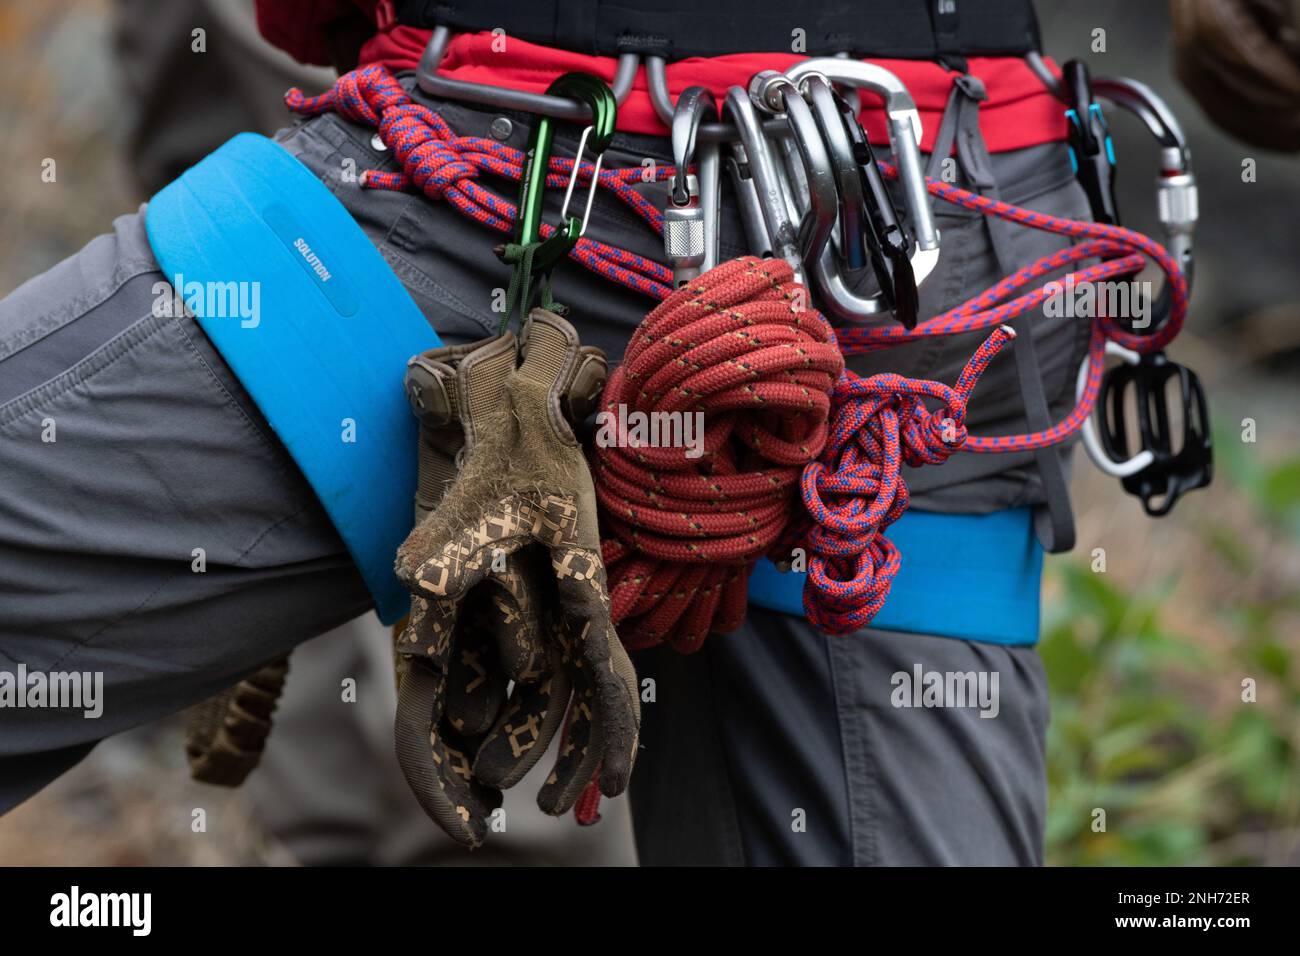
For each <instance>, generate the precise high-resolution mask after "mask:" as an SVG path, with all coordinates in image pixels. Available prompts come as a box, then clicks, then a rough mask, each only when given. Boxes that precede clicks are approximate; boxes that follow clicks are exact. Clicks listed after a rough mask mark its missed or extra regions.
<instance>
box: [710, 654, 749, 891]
mask: <svg viewBox="0 0 1300 956" xmlns="http://www.w3.org/2000/svg"><path fill="white" fill-rule="evenodd" d="M708 650H709V649H708V648H705V650H704V655H705V657H704V663H705V669H706V673H707V674H708V677H709V713H710V715H711V716H712V717H713V737H714V740H715V741H716V742H717V743H718V745H719V746H718V749H719V750H720V751H721V755H722V775H721V778H720V781H721V785H722V790H723V791H724V793H722V794H721V797H722V807H723V809H724V811H725V812H726V814H727V817H726V820H725V821H724V823H723V826H724V827H725V830H726V833H725V834H724V836H723V843H724V844H725V848H724V853H725V854H726V865H727V866H747V865H748V863H749V858H748V856H747V854H746V853H745V840H744V836H743V834H742V833H741V829H740V820H739V818H738V812H739V811H738V809H737V807H736V798H735V797H734V796H733V795H732V788H731V781H732V780H733V779H735V770H734V769H733V768H732V766H731V762H730V761H729V760H728V759H727V754H728V750H727V744H726V738H725V736H724V735H723V730H722V723H723V717H722V714H721V712H720V711H719V709H718V705H719V703H720V702H719V700H718V697H719V693H718V690H719V685H718V682H717V681H716V680H715V679H714V665H713V657H712V656H711V655H710V654H709V653H708Z"/></svg>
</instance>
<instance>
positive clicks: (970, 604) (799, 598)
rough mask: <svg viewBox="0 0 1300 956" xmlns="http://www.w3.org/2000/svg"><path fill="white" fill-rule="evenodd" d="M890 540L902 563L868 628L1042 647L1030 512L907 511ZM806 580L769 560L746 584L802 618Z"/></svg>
mask: <svg viewBox="0 0 1300 956" xmlns="http://www.w3.org/2000/svg"><path fill="white" fill-rule="evenodd" d="M886 535H887V536H888V538H889V540H890V541H892V542H893V543H894V544H896V545H897V546H898V549H899V551H901V552H902V555H903V563H902V567H901V568H900V569H899V571H898V576H897V577H895V578H894V583H893V587H892V588H891V589H890V592H889V597H888V599H887V600H886V601H885V606H884V607H883V608H881V610H880V613H879V614H877V615H876V617H875V619H874V620H873V621H872V622H871V627H875V628H880V629H882V630H886V631H909V632H911V633H916V634H933V635H937V636H940V637H955V638H962V639H965V640H972V641H987V642H990V643H994V644H1036V643H1037V642H1038V611H1039V596H1040V595H1039V590H1040V585H1041V582H1042V574H1043V548H1042V545H1040V544H1039V543H1038V537H1037V536H1036V535H1035V534H1034V526H1033V518H1032V512H1031V511H1030V509H1028V508H1012V509H1009V510H1006V511H995V512H993V513H992V514H986V515H950V514H937V513H935V512H932V511H908V512H907V513H906V514H904V515H903V517H901V518H900V519H898V521H896V522H895V523H894V524H892V525H891V526H890V527H889V530H888V531H887V532H886ZM806 578H807V574H806V573H797V572H794V571H791V572H781V571H778V570H777V569H776V566H775V565H774V564H772V562H771V561H768V560H766V559H764V560H762V561H760V562H759V563H758V565H757V566H756V567H755V568H754V573H753V574H752V575H751V576H750V578H749V601H750V603H751V604H757V605H758V606H759V607H765V608H769V609H771V610H774V611H784V612H785V613H787V614H795V615H798V616H800V617H802V616H803V613H804V611H803V585H804V580H805V579H806Z"/></svg>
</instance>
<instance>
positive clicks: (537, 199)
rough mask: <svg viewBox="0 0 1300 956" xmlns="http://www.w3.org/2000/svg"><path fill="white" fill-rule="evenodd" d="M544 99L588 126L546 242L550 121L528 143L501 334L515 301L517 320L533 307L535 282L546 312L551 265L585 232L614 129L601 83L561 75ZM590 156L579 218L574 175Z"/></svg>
mask: <svg viewBox="0 0 1300 956" xmlns="http://www.w3.org/2000/svg"><path fill="white" fill-rule="evenodd" d="M546 93H547V95H549V96H567V97H570V98H571V99H575V100H578V101H579V102H581V103H583V104H585V105H586V106H587V108H588V109H590V110H591V124H590V125H589V126H587V127H585V128H584V129H583V131H582V136H581V138H580V139H579V140H578V151H577V154H576V155H575V156H574V159H573V172H572V173H571V174H570V175H569V185H568V188H566V189H565V191H564V203H563V205H562V206H561V207H560V219H561V222H560V224H559V225H557V226H556V227H555V231H554V232H553V233H552V234H551V235H550V236H549V237H548V238H546V239H542V238H541V233H542V217H543V203H544V201H545V198H546V178H547V175H548V173H549V172H550V165H551V146H552V144H553V143H554V141H555V121H554V120H553V119H551V118H550V117H549V116H539V117H538V118H537V122H536V124H535V125H534V126H533V130H532V133H531V134H530V135H529V137H528V148H527V150H526V151H525V153H524V171H523V176H522V177H521V178H520V187H519V207H518V210H517V211H516V214H515V234H514V241H513V242H512V243H511V244H510V245H508V246H506V247H505V251H504V254H503V256H502V258H503V259H504V260H505V261H506V262H507V263H509V264H510V265H513V266H514V273H513V274H512V276H511V279H510V289H509V292H508V295H507V300H508V303H507V311H506V315H505V318H504V319H503V321H502V326H501V327H502V331H504V330H505V327H506V325H507V324H509V322H510V316H511V315H513V314H514V308H515V303H516V300H518V303H519V310H520V319H521V321H522V319H523V318H524V317H525V316H527V314H528V311H529V309H530V308H531V307H532V301H531V300H532V288H533V283H534V280H535V279H536V278H541V280H542V281H541V291H542V295H543V305H546V306H548V307H551V306H553V305H554V303H553V302H552V301H551V299H550V289H549V280H548V276H549V273H550V271H551V269H553V268H554V267H555V264H556V263H557V262H559V261H560V260H561V259H562V258H564V257H565V256H566V255H568V254H569V250H571V249H572V248H573V247H574V246H575V245H577V242H578V240H579V239H581V238H582V234H583V233H584V232H585V231H586V229H587V220H588V219H589V218H590V217H591V206H592V203H593V202H594V200H595V198H596V188H597V185H598V181H599V179H600V168H601V164H602V162H603V161H604V153H605V150H606V149H607V148H609V144H610V142H611V141H612V140H613V138H614V126H615V123H616V121H617V119H618V100H616V99H615V98H614V92H613V90H611V89H610V88H609V86H608V85H607V84H606V83H605V81H604V80H602V79H600V77H598V76H594V75H592V74H590V73H565V74H564V75H563V76H561V77H559V78H558V79H556V80H555V82H554V83H552V84H551V85H550V86H549V87H547V89H546ZM588 149H590V150H591V154H592V156H594V157H595V168H594V169H593V171H592V175H591V188H590V189H589V190H588V193H587V202H586V205H585V207H584V209H583V212H582V218H581V219H579V218H578V217H577V216H572V215H570V214H569V205H570V203H571V202H572V201H573V193H574V190H575V188H576V186H577V183H578V170H579V169H580V168H581V165H582V160H583V156H584V155H585V154H586V152H587V150H588Z"/></svg>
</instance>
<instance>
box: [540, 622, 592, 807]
mask: <svg viewBox="0 0 1300 956" xmlns="http://www.w3.org/2000/svg"><path fill="white" fill-rule="evenodd" d="M550 635H551V637H552V638H553V639H554V641H555V644H556V645H557V647H558V648H559V650H560V656H561V667H562V668H563V669H564V670H565V672H567V673H568V674H569V678H570V680H571V682H572V685H573V691H572V694H571V696H570V698H569V700H568V712H567V714H566V715H565V722H564V733H563V734H562V735H561V736H560V748H559V752H558V753H557V754H556V755H555V765H554V766H553V767H552V768H551V773H550V775H549V776H548V777H547V778H546V782H545V783H544V784H542V788H541V790H539V791H538V793H537V806H538V807H540V808H541V810H542V812H543V813H549V814H551V815H552V816H559V815H560V814H562V813H566V812H568V810H569V809H570V808H571V807H572V806H573V804H574V803H575V802H576V801H577V799H578V797H579V796H580V795H581V794H582V791H583V788H584V787H586V785H587V781H589V780H591V778H592V776H593V775H594V774H595V772H596V767H597V766H598V765H599V764H600V752H599V749H598V748H593V747H592V743H593V742H595V743H599V731H598V730H597V728H596V727H595V726H594V718H595V708H594V704H595V687H594V685H593V683H592V680H591V673H590V669H589V668H587V667H586V666H585V664H584V663H583V661H582V659H581V657H579V656H578V655H577V654H576V653H575V643H576V642H575V641H574V640H573V638H572V637H571V636H570V633H569V630H568V628H567V626H566V625H565V624H564V622H563V621H562V620H557V621H556V624H555V626H554V628H552V629H551V630H550Z"/></svg>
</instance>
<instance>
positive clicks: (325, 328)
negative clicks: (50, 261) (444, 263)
mask: <svg viewBox="0 0 1300 956" xmlns="http://www.w3.org/2000/svg"><path fill="white" fill-rule="evenodd" d="M145 228H146V230H147V232H148V235H149V243H150V245H151V246H152V247H153V252H154V255H155V256H156V257H157V259H158V264H159V265H160V266H161V267H162V271H163V275H164V277H166V278H167V279H168V280H169V281H171V283H172V285H173V287H174V289H175V293H176V296H177V297H179V298H180V299H181V300H182V301H183V302H184V303H185V306H186V307H188V308H189V310H190V311H191V312H193V313H194V316H195V318H196V319H197V321H198V323H199V325H200V326H202V328H203V331H204V332H205V333H206V334H207V336H208V338H210V339H211V340H212V342H213V344H214V345H215V346H216V348H217V349H218V351H220V352H221V355H222V358H224V359H225V360H226V362H227V363H228V364H229V365H230V367H231V369H232V370H233V371H234V373H235V374H236V375H237V376H238V377H239V380H240V382H241V383H242V384H243V386H244V387H245V388H246V389H247V390H248V392H249V394H250V395H252V397H253V400H254V401H255V402H257V406H258V408H260V409H261V411H262V414H264V415H265V416H266V418H267V420H268V421H269V422H270V424H271V427H272V428H273V429H275V432H276V434H277V435H278V436H279V438H280V440H281V441H283V442H284V445H285V447H286V448H287V449H288V450H289V453H290V454H291V455H292V456H293V459H294V461H295V462H297V464H298V467H299V468H300V469H301V470H302V472H303V474H304V475H305V476H306V478H307V481H308V482H309V483H310V484H311V487H312V489H313V490H314V491H315V492H316V495H317V497H318V498H319V499H320V502H321V504H322V505H323V506H324V508H325V511H326V512H327V513H328V514H329V517H330V520H331V521H333V523H334V527H335V528H337V529H338V532H339V535H340V536H341V537H342V538H343V541H344V543H345V544H346V545H347V547H348V551H349V552H350V553H351V555H352V558H353V560H354V561H355V562H356V565H357V568H358V569H359V570H360V572H361V576H362V577H363V578H364V579H365V582H366V586H367V587H368V588H369V589H370V593H371V594H372V595H373V597H374V599H375V606H376V609H377V611H378V613H379V617H380V619H381V620H382V621H383V622H384V623H385V624H391V623H393V622H394V621H396V620H397V619H398V618H400V617H401V616H402V615H403V614H404V613H406V608H407V602H408V597H407V595H406V592H405V590H404V589H403V588H402V586H401V584H400V583H399V582H398V581H397V579H396V577H395V576H394V575H393V558H394V555H395V554H396V552H397V547H398V545H399V544H401V542H402V540H403V539H404V538H405V537H406V535H407V533H408V532H409V531H410V529H411V522H412V519H413V507H414V505H413V496H414V494H415V479H416V432H417V427H416V421H415V417H414V416H413V415H412V414H411V411H410V408H409V407H408V405H407V402H406V397H405V395H404V394H403V391H402V375H403V372H404V371H405V367H406V361H407V359H408V358H410V357H411V356H412V355H414V354H416V353H417V352H421V351H424V350H425V349H429V348H434V347H435V346H437V345H438V344H440V343H439V341H438V336H437V334H436V333H435V332H434V331H433V329H432V328H431V327H430V325H429V323H428V322H427V321H426V320H425V318H424V316H423V315H422V314H421V312H420V310H419V308H417V307H416V305H415V303H414V302H413V301H412V300H411V298H410V296H408V295H407V293H406V290H405V289H404V288H403V287H402V284H401V282H400V281H398V279H397V276H395V275H394V274H393V272H392V270H391V269H389V267H388V264H387V263H386V262H385V261H384V258H383V256H381V255H380V253H379V251H378V250H377V249H376V248H375V246H374V245H373V244H372V243H371V242H370V240H369V239H367V238H366V235H365V233H364V232H362V231H361V228H360V227H359V226H358V225H357V224H356V222H355V221H353V219H352V217H351V216H350V215H349V214H348V212H347V210H346V209H344V208H343V205H342V204H341V203H340V202H339V201H338V200H337V199H336V198H335V197H334V196H333V194H332V193H331V192H330V191H329V189H327V188H326V187H325V185H324V184H323V183H322V182H321V181H320V180H319V179H317V178H316V177H315V176H314V175H313V174H312V173H311V171H310V170H308V169H307V167H305V166H303V165H302V164H301V163H300V162H298V160H296V159H294V158H293V157H292V156H290V155H289V153H287V152H285V151H284V150H283V149H282V148H281V147H279V146H277V145H276V144H275V143H273V142H271V140H269V139H266V138H265V137H263V136H255V135H253V134H250V133H244V134H241V135H239V136H236V137H235V138H234V139H232V140H230V141H229V142H228V143H226V144H225V145H224V146H222V147H221V148H220V149H218V150H217V151H216V152H214V153H212V154H211V155H210V156H208V157H207V158H206V159H204V160H203V161H202V162H200V163H199V164H198V165H197V166H195V167H193V168H192V169H190V170H189V171H187V172H186V173H185V174H184V175H182V176H181V177H180V178H179V179H177V180H176V181H175V182H173V183H171V184H170V185H168V186H167V187H166V188H164V189H163V190H162V191H161V192H160V193H158V195H156V196H154V198H153V199H152V200H151V201H150V203H149V208H148V210H147V212H146V214H145ZM214 480H219V476H214Z"/></svg>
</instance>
